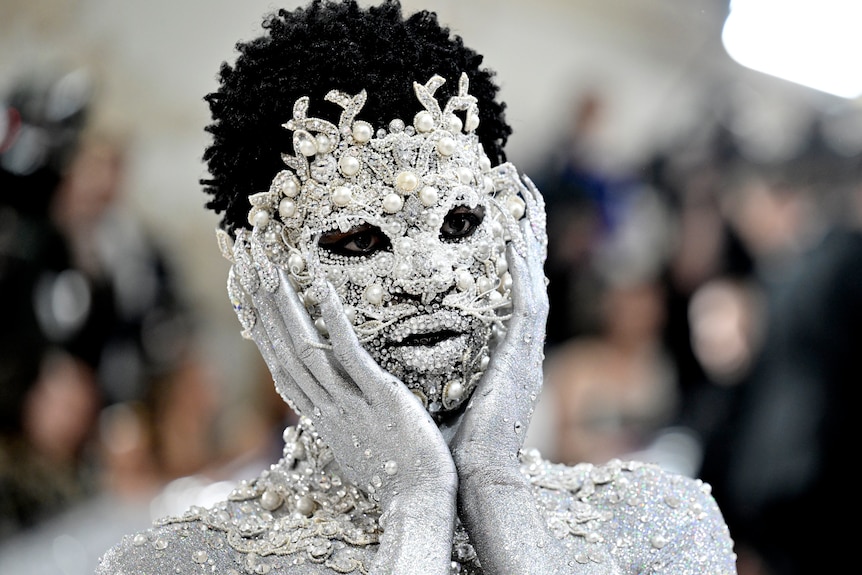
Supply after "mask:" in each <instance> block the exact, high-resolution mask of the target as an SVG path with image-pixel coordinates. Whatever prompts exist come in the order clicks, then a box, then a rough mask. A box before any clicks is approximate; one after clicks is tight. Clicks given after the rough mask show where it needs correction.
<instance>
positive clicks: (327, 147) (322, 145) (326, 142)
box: [315, 134, 332, 154]
mask: <svg viewBox="0 0 862 575" xmlns="http://www.w3.org/2000/svg"><path fill="white" fill-rule="evenodd" d="M315 139H316V140H317V153H318V154H328V153H329V152H330V151H332V140H330V139H329V136H327V135H326V134H317V138H315Z"/></svg>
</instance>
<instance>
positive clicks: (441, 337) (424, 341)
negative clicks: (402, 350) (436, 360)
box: [393, 329, 461, 346]
mask: <svg viewBox="0 0 862 575" xmlns="http://www.w3.org/2000/svg"><path fill="white" fill-rule="evenodd" d="M459 335H461V334H460V333H458V332H456V331H452V330H451V329H445V330H442V331H436V332H433V333H415V334H412V335H408V336H407V337H405V338H404V339H402V340H401V341H399V342H393V345H395V346H432V345H437V344H438V343H440V342H441V341H446V340H447V339H452V338H453V337H458V336H459Z"/></svg>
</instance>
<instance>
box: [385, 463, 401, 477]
mask: <svg viewBox="0 0 862 575" xmlns="http://www.w3.org/2000/svg"><path fill="white" fill-rule="evenodd" d="M383 471H384V472H385V473H386V475H395V474H396V473H398V463H397V462H395V461H392V460H389V461H387V462H386V463H384V464H383Z"/></svg>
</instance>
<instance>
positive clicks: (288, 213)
mask: <svg viewBox="0 0 862 575" xmlns="http://www.w3.org/2000/svg"><path fill="white" fill-rule="evenodd" d="M278 213H279V215H280V216H281V217H282V218H284V219H287V218H292V217H293V215H294V214H295V213H296V202H294V201H293V200H290V199H288V198H282V200H281V201H280V202H278Z"/></svg>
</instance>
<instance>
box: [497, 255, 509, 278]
mask: <svg viewBox="0 0 862 575" xmlns="http://www.w3.org/2000/svg"><path fill="white" fill-rule="evenodd" d="M495 269H496V271H497V275H500V276H501V275H503V274H504V273H506V271H507V270H508V269H509V262H507V261H506V258H500V259H498V260H497V264H496V266H495Z"/></svg>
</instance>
